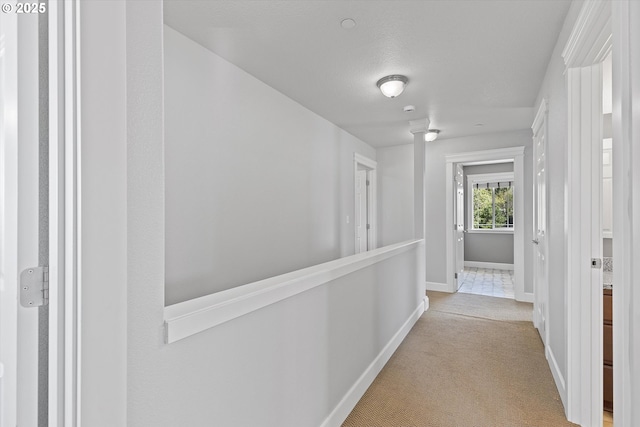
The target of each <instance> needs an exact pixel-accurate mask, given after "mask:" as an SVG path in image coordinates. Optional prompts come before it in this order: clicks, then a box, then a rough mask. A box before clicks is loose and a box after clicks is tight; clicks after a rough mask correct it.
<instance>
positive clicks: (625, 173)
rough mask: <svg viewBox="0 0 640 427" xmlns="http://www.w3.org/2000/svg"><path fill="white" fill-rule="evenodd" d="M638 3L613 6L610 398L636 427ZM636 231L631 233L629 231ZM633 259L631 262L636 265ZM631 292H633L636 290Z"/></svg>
mask: <svg viewBox="0 0 640 427" xmlns="http://www.w3.org/2000/svg"><path fill="white" fill-rule="evenodd" d="M638 20H640V3H639V2H636V1H628V0H625V1H622V0H619V1H614V2H612V24H613V25H612V34H613V126H612V129H613V140H614V143H615V144H616V148H614V150H613V163H614V170H613V205H614V213H613V215H614V216H613V220H614V224H615V228H614V229H613V252H614V255H615V261H614V262H615V266H614V269H613V281H614V283H615V290H614V291H613V325H614V327H613V366H614V370H613V387H614V389H613V395H614V409H613V410H614V418H615V423H616V425H621V426H631V425H639V424H640V411H639V410H638V408H639V407H640V389H639V388H638V385H639V384H640V367H639V366H638V363H637V361H638V354H639V352H640V348H639V346H640V328H638V327H637V325H638V319H639V318H640V292H638V291H637V284H638V280H639V279H640V264H638V262H637V259H638V256H639V254H640V238H639V237H638V230H639V229H640V170H639V169H638V164H640V150H638V139H637V138H638V137H637V136H638V135H640V116H639V115H638V114H637V112H638V110H639V109H640V105H639V104H638V102H639V100H640V79H639V78H638V73H637V70H638V64H640V28H639V27H638V25H637V22H638ZM634 230H635V233H634V232H633V231H634ZM634 261H635V262H634ZM634 288H636V290H635V291H634Z"/></svg>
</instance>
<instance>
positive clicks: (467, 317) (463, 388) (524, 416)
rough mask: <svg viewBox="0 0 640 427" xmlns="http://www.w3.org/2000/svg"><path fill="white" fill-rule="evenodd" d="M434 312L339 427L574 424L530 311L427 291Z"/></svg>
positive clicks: (501, 301)
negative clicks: (551, 370)
mask: <svg viewBox="0 0 640 427" xmlns="http://www.w3.org/2000/svg"><path fill="white" fill-rule="evenodd" d="M428 296H429V299H430V301H431V308H430V309H429V310H428V311H427V312H426V313H425V314H424V315H423V316H422V317H421V318H420V320H419V321H418V322H417V323H416V325H415V326H414V328H413V329H412V330H411V332H410V333H409V335H408V336H407V338H406V340H405V341H404V342H403V343H402V345H401V346H400V347H399V348H398V350H397V351H396V353H395V354H394V355H393V357H392V358H391V359H390V361H389V362H388V363H387V365H386V366H385V368H384V369H383V370H382V372H381V373H380V374H379V375H378V377H377V378H376V380H375V381H374V383H373V384H372V385H371V387H369V389H368V390H367V392H366V393H365V395H364V397H363V398H362V399H361V400H360V402H359V403H358V405H357V406H356V407H355V409H354V410H353V412H352V413H351V415H350V416H349V417H348V418H347V420H346V421H345V423H344V424H343V426H344V427H362V426H367V427H372V426H380V427H382V426H385V427H388V426H403V427H405V426H406V427H408V426H415V427H422V426H425V427H426V426H478V427H496V426H505V427H507V426H509V427H513V426H525V425H531V426H554V427H558V426H572V425H574V424H572V423H569V422H568V421H567V420H566V418H565V415H564V410H563V407H562V403H561V402H560V396H559V395H558V392H557V390H556V388H555V385H554V382H553V378H552V375H551V372H550V370H549V367H548V365H547V363H546V360H545V357H544V349H543V346H542V343H541V341H540V338H539V336H538V332H537V331H536V330H535V329H534V328H533V325H532V324H531V321H530V319H531V310H532V306H531V304H528V303H520V302H516V301H513V300H509V299H504V298H489V297H486V296H480V295H471V294H461V293H457V294H446V293H439V292H429V293H428Z"/></svg>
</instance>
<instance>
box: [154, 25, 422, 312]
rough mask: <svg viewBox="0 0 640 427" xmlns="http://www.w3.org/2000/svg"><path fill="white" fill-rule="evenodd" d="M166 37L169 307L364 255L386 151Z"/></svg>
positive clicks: (168, 31)
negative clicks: (364, 209)
mask: <svg viewBox="0 0 640 427" xmlns="http://www.w3.org/2000/svg"><path fill="white" fill-rule="evenodd" d="M164 30H165V31H164V55H165V56H164V71H165V76H164V77H165V84H164V91H165V103H164V106H165V173H166V175H165V176H166V179H165V197H166V205H165V212H166V224H165V225H166V227H165V231H166V253H165V257H166V266H165V269H166V303H167V305H170V304H174V303H177V302H181V301H185V300H188V299H191V298H196V297H200V296H203V295H207V294H210V293H213V292H217V291H221V290H224V289H229V288H232V287H235V286H239V285H244V284H247V283H251V282H255V281H257V280H261V279H266V278H268V277H273V276H276V275H280V274H284V273H288V272H290V271H295V270H298V269H301V268H304V267H309V266H312V265H316V264H319V263H323V262H327V261H331V260H334V259H337V258H340V257H343V256H346V255H351V254H353V253H354V233H355V229H354V224H355V219H354V218H353V212H354V208H353V205H354V197H355V196H354V176H353V175H354V171H353V153H354V152H357V153H359V154H362V155H364V156H366V157H368V158H371V159H376V150H375V149H374V148H372V147H371V146H369V145H367V144H365V143H364V142H362V141H360V140H359V139H357V138H355V137H354V136H352V135H351V134H349V133H347V132H345V131H344V130H342V129H340V128H338V127H337V126H335V125H334V124H332V123H330V122H328V121H327V120H325V119H324V118H322V117H320V116H318V115H317V114H315V113H313V112H311V111H310V110H308V109H307V108H305V107H303V106H301V105H300V104H298V103H297V102H295V101H293V100H291V99H290V98H288V97H286V96H284V95H283V94H281V93H280V92H278V91H276V90H275V89H273V88H271V87H270V86H267V85H266V84H264V83H262V82H261V81H260V80H258V79H256V78H255V77H253V76H251V75H250V74H248V73H246V72H244V71H243V70H241V69H240V68H238V67H236V66H235V65H233V64H231V63H229V62H228V61H226V60H224V59H222V58H221V57H219V56H218V55H216V54H214V53H213V52H211V51H209V50H207V49H205V48H204V47H202V46H201V45H199V44H197V43H196V42H194V41H192V40H191V39H189V38H187V37H185V36H184V35H182V34H180V33H178V32H177V31H175V30H173V29H172V28H170V27H168V26H165V27H164ZM347 216H350V217H351V218H350V219H349V220H347ZM410 237H411V236H409V237H407V238H405V239H408V238H410ZM403 240H404V239H403Z"/></svg>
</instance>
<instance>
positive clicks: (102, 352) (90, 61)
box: [79, 1, 128, 427]
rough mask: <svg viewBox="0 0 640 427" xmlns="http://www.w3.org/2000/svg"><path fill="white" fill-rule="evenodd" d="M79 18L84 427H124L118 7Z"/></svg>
mask: <svg viewBox="0 0 640 427" xmlns="http://www.w3.org/2000/svg"><path fill="white" fill-rule="evenodd" d="M80 12H81V22H82V25H81V40H82V43H81V52H80V55H81V62H80V67H81V75H82V81H81V85H82V91H81V94H82V98H81V100H80V102H81V105H82V114H81V134H80V141H81V146H82V148H81V153H82V155H81V163H82V167H81V178H80V180H81V183H82V185H81V190H82V193H81V194H80V196H79V199H80V200H79V203H80V206H81V216H80V218H79V222H80V236H81V241H80V242H79V249H80V253H81V257H80V260H79V269H80V272H79V276H80V280H81V282H80V285H79V286H80V288H81V291H80V295H81V298H82V300H81V307H82V318H81V322H80V326H79V330H80V337H79V340H80V342H81V346H82V349H81V359H80V361H79V363H80V365H81V369H82V378H81V382H80V384H79V395H80V396H81V413H82V425H84V426H96V427H103V426H104V427H109V426H124V425H126V424H127V421H126V416H127V414H126V402H127V260H128V259H127V145H126V142H127V105H126V101H127V100H126V92H125V88H126V78H127V75H126V50H125V49H126V44H125V43H126V39H125V26H124V20H125V16H126V7H125V3H124V2H123V1H113V2H86V3H83V4H82V7H80Z"/></svg>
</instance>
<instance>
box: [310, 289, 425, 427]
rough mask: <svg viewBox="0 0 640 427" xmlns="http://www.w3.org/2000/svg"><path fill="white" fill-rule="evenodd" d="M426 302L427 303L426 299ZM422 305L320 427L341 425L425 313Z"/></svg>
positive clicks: (422, 303) (423, 302)
mask: <svg viewBox="0 0 640 427" xmlns="http://www.w3.org/2000/svg"><path fill="white" fill-rule="evenodd" d="M426 301H428V299H426ZM424 304H425V301H424V300H423V301H422V302H421V303H420V305H419V306H418V307H417V308H416V309H415V310H414V312H413V313H411V315H410V316H409V318H408V319H407V321H406V322H404V325H402V327H401V328H400V329H399V330H398V332H396V333H395V335H394V336H393V338H391V340H390V341H389V342H388V343H387V345H386V346H385V347H384V348H383V349H382V351H381V352H380V354H378V356H377V357H376V358H375V359H374V360H373V362H371V364H370V365H369V367H368V368H367V369H366V370H365V371H364V372H363V374H362V375H360V378H358V380H357V381H356V382H355V384H354V385H353V386H352V387H351V388H350V389H349V391H348V392H347V394H345V396H344V397H343V398H342V400H341V401H340V403H338V406H336V407H335V408H334V409H333V411H331V414H329V416H328V417H327V418H326V419H325V420H324V422H323V423H322V425H321V427H333V426H340V425H342V423H343V422H344V420H346V419H347V417H348V416H349V414H350V413H351V411H353V408H354V407H355V406H356V404H357V403H358V401H360V399H361V398H362V396H363V395H364V393H365V392H366V391H367V389H368V388H369V386H370V385H371V383H372V382H373V380H375V379H376V377H377V376H378V374H379V373H380V371H381V370H382V368H383V367H384V365H385V364H386V363H387V362H388V361H389V359H390V358H391V356H392V355H393V353H394V352H395V351H396V349H397V348H398V346H400V344H401V343H402V341H403V340H404V339H405V337H406V336H407V334H408V333H409V331H410V330H411V328H412V327H413V325H414V324H415V323H416V322H417V321H418V319H419V318H420V316H422V313H424V312H425V305H424Z"/></svg>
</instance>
